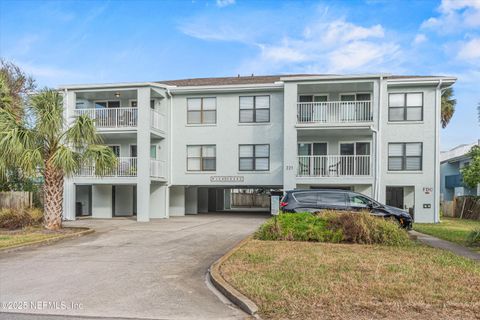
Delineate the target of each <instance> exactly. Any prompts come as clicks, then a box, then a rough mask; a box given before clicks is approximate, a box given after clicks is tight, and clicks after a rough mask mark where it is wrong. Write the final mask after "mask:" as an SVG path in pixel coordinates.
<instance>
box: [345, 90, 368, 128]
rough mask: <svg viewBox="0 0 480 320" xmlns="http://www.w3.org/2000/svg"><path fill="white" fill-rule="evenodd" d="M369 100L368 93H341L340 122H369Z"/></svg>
mask: <svg viewBox="0 0 480 320" xmlns="http://www.w3.org/2000/svg"><path fill="white" fill-rule="evenodd" d="M370 100H371V95H370V93H341V94H340V101H342V104H341V106H342V108H341V111H340V112H341V113H340V119H341V120H342V121H363V120H371V119H370V115H371V110H370V108H371V106H370V103H369V101H370Z"/></svg>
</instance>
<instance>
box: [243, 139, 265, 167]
mask: <svg viewBox="0 0 480 320" xmlns="http://www.w3.org/2000/svg"><path fill="white" fill-rule="evenodd" d="M239 167H240V171H268V170H270V145H269V144H241V145H239Z"/></svg>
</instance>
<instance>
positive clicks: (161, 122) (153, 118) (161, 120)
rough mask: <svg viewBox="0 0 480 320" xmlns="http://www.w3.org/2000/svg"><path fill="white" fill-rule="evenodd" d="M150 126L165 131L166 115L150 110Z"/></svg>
mask: <svg viewBox="0 0 480 320" xmlns="http://www.w3.org/2000/svg"><path fill="white" fill-rule="evenodd" d="M150 126H151V127H152V128H153V129H157V130H160V131H164V132H165V131H166V129H167V117H166V115H165V114H164V113H161V112H158V111H155V110H150Z"/></svg>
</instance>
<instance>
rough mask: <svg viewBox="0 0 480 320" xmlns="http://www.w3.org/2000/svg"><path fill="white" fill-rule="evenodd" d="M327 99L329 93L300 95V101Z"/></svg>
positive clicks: (322, 100)
mask: <svg viewBox="0 0 480 320" xmlns="http://www.w3.org/2000/svg"><path fill="white" fill-rule="evenodd" d="M327 100H328V95H326V94H316V95H300V96H298V102H326V101H327Z"/></svg>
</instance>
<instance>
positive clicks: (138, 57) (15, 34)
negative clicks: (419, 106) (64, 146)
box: [0, 0, 480, 150]
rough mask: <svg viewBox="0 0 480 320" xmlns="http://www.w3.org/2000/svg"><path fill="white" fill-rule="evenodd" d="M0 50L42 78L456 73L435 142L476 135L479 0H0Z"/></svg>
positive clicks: (54, 81) (50, 82)
mask: <svg viewBox="0 0 480 320" xmlns="http://www.w3.org/2000/svg"><path fill="white" fill-rule="evenodd" d="M0 56H1V57H2V58H4V59H6V60H9V61H12V62H14V63H16V64H18V65H19V66H20V67H22V68H23V69H24V70H25V71H26V72H27V73H29V74H31V75H32V76H33V77H34V78H35V79H36V80H37V83H38V85H39V86H40V87H44V86H49V87H57V86H59V85H62V84H81V83H105V82H134V81H158V80H168V79H181V78H195V77H212V76H236V75H237V74H240V75H251V74H252V73H253V74H255V75H266V74H285V73H335V74H359V73H380V72H382V73H392V74H413V75H448V76H455V77H457V78H458V81H457V83H456V84H455V86H454V89H455V97H456V99H457V107H456V112H455V115H454V117H453V119H452V121H451V122H450V124H449V125H448V127H447V128H446V129H443V130H442V131H441V147H442V150H448V149H449V148H452V147H454V146H456V145H458V144H462V143H472V142H475V141H477V140H478V139H480V121H479V120H480V119H479V115H478V113H477V105H478V104H479V103H480V0H439V1H433V0H432V1H427V0H423V1H406V0H404V1H400V0H399V1H392V0H359V1H354V0H352V1H346V0H344V1H280V0H277V1H268V0H263V1H246V0H205V1H199V0H195V1H142V0H139V1H133V0H132V1H121V0H115V1H114V0H111V1H93V0H90V1H40V0H38V1H22V0H16V1H10V0H0Z"/></svg>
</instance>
